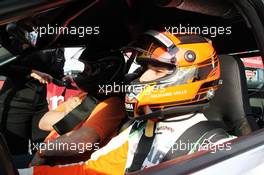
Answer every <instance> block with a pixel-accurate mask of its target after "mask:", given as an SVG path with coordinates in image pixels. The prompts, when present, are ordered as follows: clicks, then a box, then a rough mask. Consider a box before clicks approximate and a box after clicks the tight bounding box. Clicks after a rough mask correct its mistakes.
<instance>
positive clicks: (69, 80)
mask: <svg viewBox="0 0 264 175" xmlns="http://www.w3.org/2000/svg"><path fill="white" fill-rule="evenodd" d="M62 81H68V82H71V83H73V82H74V80H73V77H72V76H71V75H66V76H64V77H63V78H62Z"/></svg>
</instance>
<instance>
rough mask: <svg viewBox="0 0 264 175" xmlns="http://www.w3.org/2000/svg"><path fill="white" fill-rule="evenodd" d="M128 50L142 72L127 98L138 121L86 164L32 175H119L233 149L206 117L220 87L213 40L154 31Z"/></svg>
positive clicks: (40, 169)
mask: <svg viewBox="0 0 264 175" xmlns="http://www.w3.org/2000/svg"><path fill="white" fill-rule="evenodd" d="M125 50H126V51H127V52H134V54H132V55H135V61H136V62H137V63H138V64H139V65H140V66H141V68H142V69H141V70H142V71H141V74H140V76H139V77H138V78H136V79H135V80H133V81H132V82H131V83H130V86H129V87H128V89H127V93H126V99H125V106H126V111H127V113H128V117H129V118H131V119H132V121H133V123H132V124H131V125H130V126H129V127H128V128H127V129H125V130H124V131H123V132H122V133H120V134H119V135H118V136H116V137H114V138H113V139H112V140H111V141H110V142H109V143H108V144H107V145H106V146H105V147H103V148H101V149H99V150H97V151H96V152H94V153H93V154H92V155H91V159H90V160H88V161H86V162H85V163H83V164H79V165H69V166H64V167H59V166H55V167H47V166H46V167H45V166H41V167H33V168H31V169H30V170H31V173H32V174H45V175H46V174H53V175H57V174H65V175H70V174H71V175H77V174H78V175H80V174H116V175H119V174H124V173H126V172H134V171H137V170H142V169H144V168H147V167H151V166H154V165H157V164H159V163H161V162H164V161H167V160H170V159H174V158H176V157H179V156H183V155H188V154H191V153H194V152H197V151H199V150H208V151H211V152H214V151H216V150H217V145H219V144H222V145H221V147H219V148H223V146H224V147H225V149H230V143H228V142H227V141H230V140H231V139H233V138H235V137H233V136H230V135H229V134H228V133H227V132H226V131H225V130H224V129H222V128H223V126H222V124H220V123H217V122H210V121H208V120H207V118H206V117H205V116H204V115H203V113H202V112H203V109H204V108H206V107H207V106H208V102H209V101H210V99H212V98H213V96H214V92H215V91H216V90H217V89H218V87H219V86H220V83H219V81H220V65H219V60H218V57H217V55H216V53H215V50H214V48H213V46H212V44H211V42H209V41H208V40H207V39H206V38H203V37H201V36H198V35H172V34H170V33H168V32H158V31H153V30H152V31H148V32H146V33H145V35H143V36H142V37H141V38H140V39H139V40H138V41H135V42H133V43H132V44H131V45H129V46H128V47H126V48H125ZM226 142H227V143H226ZM182 144H184V146H183V145H182ZM20 172H21V173H22V172H23V171H20Z"/></svg>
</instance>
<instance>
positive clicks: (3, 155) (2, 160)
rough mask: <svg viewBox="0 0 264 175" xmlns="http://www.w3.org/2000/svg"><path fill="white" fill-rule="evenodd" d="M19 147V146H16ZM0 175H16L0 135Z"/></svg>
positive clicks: (16, 172) (2, 137) (4, 142)
mask: <svg viewBox="0 0 264 175" xmlns="http://www.w3.org/2000/svg"><path fill="white" fill-rule="evenodd" d="M18 146H19V145H18ZM0 175H18V171H17V169H16V168H15V166H14V164H13V161H12V159H11V154H10V152H9V150H8V147H7V144H6V141H5V139H4V136H3V135H2V134H1V133H0Z"/></svg>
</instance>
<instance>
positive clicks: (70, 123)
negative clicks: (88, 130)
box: [53, 95, 99, 135]
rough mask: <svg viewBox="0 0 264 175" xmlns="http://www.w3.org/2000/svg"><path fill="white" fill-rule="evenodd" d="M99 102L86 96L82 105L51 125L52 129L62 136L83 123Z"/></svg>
mask: <svg viewBox="0 0 264 175" xmlns="http://www.w3.org/2000/svg"><path fill="white" fill-rule="evenodd" d="M98 103H99V101H98V100H97V99H96V98H94V97H91V96H88V95H87V96H86V97H85V98H84V100H83V101H82V103H81V104H80V105H79V106H77V107H76V108H74V109H73V110H72V111H71V112H69V113H68V114H67V115H66V116H65V117H64V118H62V119H61V120H60V121H58V122H57V123H55V124H54V125H53V128H54V129H55V130H56V131H57V133H59V134H60V135H63V134H65V133H67V132H69V131H72V130H73V129H74V128H75V127H76V126H77V125H78V124H80V123H81V122H83V121H85V120H86V119H87V118H88V117H89V116H90V114H91V113H92V111H93V110H94V108H95V107H96V106H97V104H98Z"/></svg>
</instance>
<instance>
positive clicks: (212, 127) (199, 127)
mask: <svg viewBox="0 0 264 175" xmlns="http://www.w3.org/2000/svg"><path fill="white" fill-rule="evenodd" d="M224 128H226V127H225V126H224V124H223V123H222V122H220V121H201V122H199V123H197V124H195V125H193V126H192V127H190V128H189V129H187V130H186V131H185V132H184V133H183V134H182V135H181V136H180V137H179V138H178V139H177V140H176V142H175V143H174V146H175V147H174V146H172V147H171V149H170V150H169V151H168V153H167V154H166V156H165V157H164V159H163V160H162V161H163V162H164V161H167V160H171V159H174V158H176V157H179V156H182V155H186V154H188V153H189V152H190V151H191V150H190V149H192V146H193V145H191V144H195V143H196V142H198V141H200V140H204V139H208V138H209V137H211V136H212V135H214V134H215V135H216V136H217V138H218V139H219V140H220V137H221V138H226V137H227V136H228V134H227V133H226V132H225V130H224ZM212 132H213V133H212ZM209 133H210V134H209ZM181 144H185V145H187V144H188V145H189V147H185V149H181V148H180V145H181ZM190 145H191V146H190ZM176 146H177V147H176Z"/></svg>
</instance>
